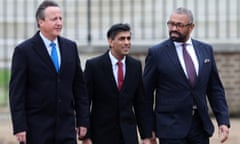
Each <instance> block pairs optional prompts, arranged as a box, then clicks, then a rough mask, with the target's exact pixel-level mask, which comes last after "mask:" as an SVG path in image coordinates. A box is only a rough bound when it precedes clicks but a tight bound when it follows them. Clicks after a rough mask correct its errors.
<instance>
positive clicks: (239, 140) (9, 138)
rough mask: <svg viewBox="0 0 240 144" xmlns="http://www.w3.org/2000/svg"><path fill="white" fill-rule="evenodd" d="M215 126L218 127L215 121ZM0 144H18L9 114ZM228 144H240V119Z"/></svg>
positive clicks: (0, 125)
mask: <svg viewBox="0 0 240 144" xmlns="http://www.w3.org/2000/svg"><path fill="white" fill-rule="evenodd" d="M213 121H214V120H213ZM214 124H215V126H216V123H215V121H214ZM210 140H211V142H210V143H211V144H220V142H219V139H218V137H217V130H216V131H215V134H214V136H213V137H212V138H211V139H210ZM0 144H17V141H16V139H15V137H14V136H13V135H12V126H11V123H10V116H9V115H8V113H0ZM79 144H80V142H79ZM226 144H240V118H232V119H231V129H230V137H229V139H228V141H227V142H226Z"/></svg>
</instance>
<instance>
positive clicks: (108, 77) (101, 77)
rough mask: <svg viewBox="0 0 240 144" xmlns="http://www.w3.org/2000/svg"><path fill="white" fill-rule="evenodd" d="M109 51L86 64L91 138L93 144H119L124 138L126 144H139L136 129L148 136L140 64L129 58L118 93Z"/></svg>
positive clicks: (127, 58) (143, 135)
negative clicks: (145, 131) (146, 133)
mask: <svg viewBox="0 0 240 144" xmlns="http://www.w3.org/2000/svg"><path fill="white" fill-rule="evenodd" d="M108 52H109V51H107V52H106V53H105V54H103V55H101V56H98V57H96V58H93V59H90V60H87V62H86V68H85V72H84V74H85V76H86V80H87V86H88V93H89V97H90V100H91V115H90V134H89V136H90V137H91V139H92V140H93V143H94V144H119V143H121V142H120V141H119V139H121V136H122V139H123V141H124V143H125V144H137V143H138V136H137V126H138V128H139V130H140V135H141V137H142V138H143V137H146V135H145V133H144V130H145V119H144V116H145V113H144V110H145V109H144V91H143V82H142V67H141V63H140V61H138V60H135V59H133V58H131V57H130V56H127V57H126V74H125V78H124V82H123V86H122V89H121V90H120V91H118V88H117V84H116V82H115V78H114V76H113V69H112V63H111V60H110V57H109V54H108ZM149 137H150V135H149Z"/></svg>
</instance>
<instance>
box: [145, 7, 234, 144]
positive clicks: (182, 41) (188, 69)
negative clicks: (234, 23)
mask: <svg viewBox="0 0 240 144" xmlns="http://www.w3.org/2000/svg"><path fill="white" fill-rule="evenodd" d="M167 26H168V29H169V36H170V38H169V39H168V40H166V41H164V42H162V43H160V44H157V45H155V46H153V47H152V48H150V49H149V51H148V55H147V57H146V64H145V68H144V74H143V81H144V88H145V96H146V99H145V100H146V103H147V115H146V117H147V118H148V120H147V121H148V122H147V124H148V131H153V132H154V134H156V136H157V137H158V138H159V139H160V143H161V144H209V137H210V136H212V134H213V131H214V127H213V124H212V122H211V119H210V116H209V113H208V104H207V99H208V101H209V103H210V106H211V108H212V111H213V113H214V115H215V117H216V120H217V122H218V126H219V134H220V142H221V143H223V142H225V141H226V140H227V138H228V133H229V126H230V123H229V113H228V106H227V102H226V98H225V93H224V88H223V85H222V83H221V80H220V77H219V74H218V71H217V66H216V63H215V59H214V53H213V48H212V46H211V45H209V44H206V43H203V42H200V41H197V40H194V39H192V38H191V33H192V31H193V29H194V26H195V25H194V21H193V15H192V12H191V11H190V10H188V9H186V8H182V7H181V8H178V9H176V10H175V11H174V12H173V13H172V14H171V16H170V18H169V20H168V22H167ZM154 100H155V101H154ZM154 102H155V103H154ZM153 107H154V108H153Z"/></svg>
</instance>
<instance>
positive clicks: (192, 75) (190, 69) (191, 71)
mask: <svg viewBox="0 0 240 144" xmlns="http://www.w3.org/2000/svg"><path fill="white" fill-rule="evenodd" d="M182 50H183V59H184V62H185V66H186V70H187V75H188V80H189V83H190V85H191V86H192V87H193V86H194V85H195V83H196V78H197V74H196V70H195V67H194V64H193V61H192V58H191V56H190V55H189V53H188V52H187V50H186V44H183V45H182Z"/></svg>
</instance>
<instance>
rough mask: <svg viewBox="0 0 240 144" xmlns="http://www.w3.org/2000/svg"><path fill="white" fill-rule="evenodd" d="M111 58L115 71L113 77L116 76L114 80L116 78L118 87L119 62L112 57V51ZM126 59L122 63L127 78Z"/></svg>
mask: <svg viewBox="0 0 240 144" xmlns="http://www.w3.org/2000/svg"><path fill="white" fill-rule="evenodd" d="M108 54H109V57H110V60H111V63H112V70H113V75H114V78H115V81H116V84H117V85H118V65H117V62H118V60H117V59H116V58H115V57H114V56H113V55H112V53H111V51H109V53H108ZM125 61H126V57H124V58H123V59H122V60H121V62H122V64H123V77H125V73H126V63H125Z"/></svg>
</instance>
